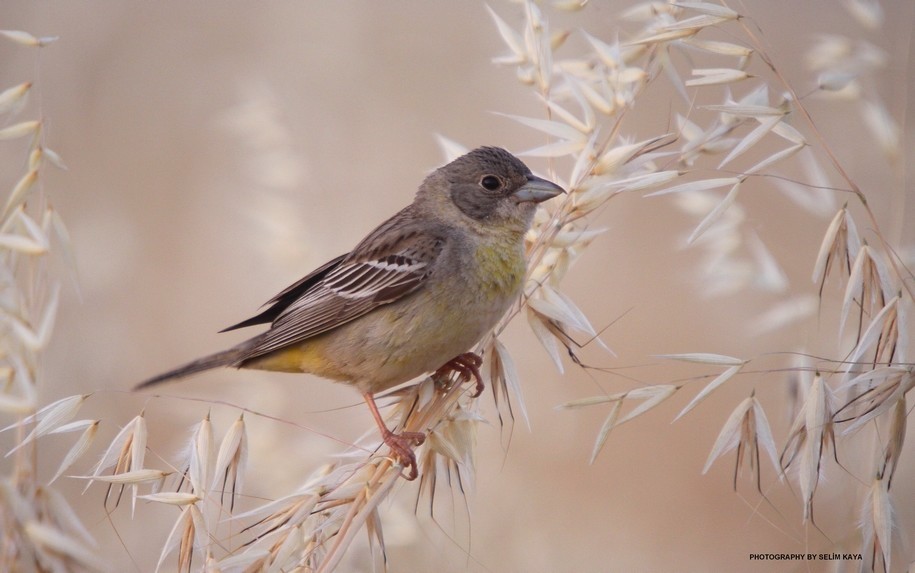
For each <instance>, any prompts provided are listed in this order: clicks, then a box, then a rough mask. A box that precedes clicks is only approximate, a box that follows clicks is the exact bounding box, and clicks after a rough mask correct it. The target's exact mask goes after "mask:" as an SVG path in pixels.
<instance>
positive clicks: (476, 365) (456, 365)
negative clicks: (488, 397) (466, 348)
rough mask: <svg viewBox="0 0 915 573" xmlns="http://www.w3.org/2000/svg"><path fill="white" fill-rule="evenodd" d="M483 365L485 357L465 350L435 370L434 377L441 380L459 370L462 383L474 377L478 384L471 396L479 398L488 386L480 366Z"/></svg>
mask: <svg viewBox="0 0 915 573" xmlns="http://www.w3.org/2000/svg"><path fill="white" fill-rule="evenodd" d="M482 365H483V359H482V358H481V357H480V355H479V354H474V353H473V352H465V353H464V354H459V355H457V356H455V357H454V358H452V359H451V360H449V361H448V362H446V363H445V364H444V365H443V366H442V367H441V368H439V369H438V370H436V371H435V374H434V375H433V377H434V378H435V379H437V380H441V379H443V378H446V377H447V376H448V375H450V374H451V373H452V372H457V374H458V379H459V380H460V382H461V383H462V384H463V383H465V382H469V381H470V379H471V377H472V378H473V379H474V380H475V382H476V386H475V388H474V390H473V394H471V395H470V397H471V398H478V397H479V396H480V394H482V393H483V389H484V388H486V385H485V384H483V376H482V375H481V374H480V366H482Z"/></svg>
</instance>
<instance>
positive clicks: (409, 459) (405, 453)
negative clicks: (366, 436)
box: [381, 429, 426, 481]
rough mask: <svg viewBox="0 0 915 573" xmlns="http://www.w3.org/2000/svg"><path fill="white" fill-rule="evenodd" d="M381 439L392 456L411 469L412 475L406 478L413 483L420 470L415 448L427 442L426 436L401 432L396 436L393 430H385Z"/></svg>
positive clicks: (419, 433)
mask: <svg viewBox="0 0 915 573" xmlns="http://www.w3.org/2000/svg"><path fill="white" fill-rule="evenodd" d="M381 439H382V440H383V441H384V443H385V444H386V445H387V446H388V447H389V448H391V454H393V456H394V457H395V458H396V459H398V460H400V462H401V463H402V464H403V465H404V467H407V468H410V473H408V474H407V475H406V476H404V477H405V478H406V479H407V480H408V481H413V480H415V479H416V476H418V475H419V468H417V467H416V454H415V453H413V448H414V447H416V446H421V445H422V444H423V442H425V441H426V434H424V433H422V432H401V433H399V434H395V433H394V432H392V431H391V430H388V429H385V431H384V432H382V434H381Z"/></svg>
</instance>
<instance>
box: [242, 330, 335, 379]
mask: <svg viewBox="0 0 915 573" xmlns="http://www.w3.org/2000/svg"><path fill="white" fill-rule="evenodd" d="M321 342H322V340H321V337H316V338H313V339H311V340H309V341H308V342H307V343H304V344H295V345H292V346H287V347H286V348H281V349H279V350H276V351H274V352H271V353H270V354H265V355H264V356H261V357H258V358H256V359H254V360H252V361H251V362H250V363H248V364H245V367H246V368H256V369H258V370H271V371H274V372H312V373H315V374H322V373H324V372H326V370H327V368H328V366H330V365H329V363H328V361H327V359H326V358H325V349H324V344H322V343H321ZM324 375H325V376H327V377H328V378H336V377H335V376H332V375H331V374H330V373H327V374H324Z"/></svg>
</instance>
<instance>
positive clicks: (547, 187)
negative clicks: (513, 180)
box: [513, 175, 565, 203]
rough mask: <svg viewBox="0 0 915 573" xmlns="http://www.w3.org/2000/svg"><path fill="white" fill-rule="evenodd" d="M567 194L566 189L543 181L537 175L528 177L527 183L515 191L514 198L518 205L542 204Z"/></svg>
mask: <svg viewBox="0 0 915 573" xmlns="http://www.w3.org/2000/svg"><path fill="white" fill-rule="evenodd" d="M562 193H565V189H563V188H562V187H560V186H559V185H556V184H555V183H553V182H552V181H547V180H546V179H541V178H540V177H537V176H536V175H528V176H527V183H525V184H524V185H522V186H521V187H520V188H519V189H518V190H517V191H515V193H514V195H513V197H514V198H515V201H517V202H518V203H525V202H528V201H529V202H531V203H540V202H542V201H546V200H547V199H552V198H553V197H555V196H556V195H561V194H562Z"/></svg>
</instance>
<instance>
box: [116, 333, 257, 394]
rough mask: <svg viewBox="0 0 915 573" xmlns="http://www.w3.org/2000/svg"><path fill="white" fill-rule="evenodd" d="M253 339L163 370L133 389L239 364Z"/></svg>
mask: <svg viewBox="0 0 915 573" xmlns="http://www.w3.org/2000/svg"><path fill="white" fill-rule="evenodd" d="M255 340H256V339H254V340H249V341H247V342H243V343H241V344H239V345H238V346H233V347H232V348H230V349H228V350H223V351H222V352H217V353H215V354H210V355H209V356H204V357H203V358H198V359H197V360H194V361H193V362H189V363H187V364H185V365H184V366H179V367H178V368H175V369H173V370H169V371H168V372H163V373H162V374H159V375H158V376H153V377H152V378H150V379H148V380H144V381H143V382H141V383H140V384H138V385H137V386H136V388H134V390H140V389H142V388H148V387H150V386H154V385H156V384H159V383H161V382H167V381H169V380H177V379H178V378H186V377H188V376H191V375H193V374H197V373H198V372H203V371H204V370H210V369H212V368H220V367H222V366H239V365H240V364H241V363H242V362H243V361H244V360H243V359H244V357H245V355H246V354H247V352H248V351H249V350H250V349H251V346H252V343H253V342H255Z"/></svg>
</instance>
